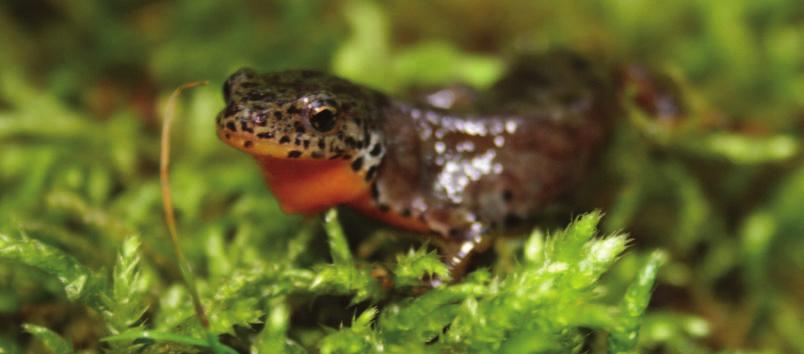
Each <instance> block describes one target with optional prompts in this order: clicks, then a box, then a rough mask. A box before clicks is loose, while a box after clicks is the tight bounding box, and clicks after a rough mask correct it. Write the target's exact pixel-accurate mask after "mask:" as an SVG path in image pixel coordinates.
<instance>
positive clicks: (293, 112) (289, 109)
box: [288, 106, 300, 114]
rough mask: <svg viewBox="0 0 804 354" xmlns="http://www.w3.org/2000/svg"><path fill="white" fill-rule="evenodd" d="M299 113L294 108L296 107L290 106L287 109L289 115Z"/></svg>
mask: <svg viewBox="0 0 804 354" xmlns="http://www.w3.org/2000/svg"><path fill="white" fill-rule="evenodd" d="M299 112H300V111H299V109H298V108H296V106H290V107H288V113H289V114H297V113H299Z"/></svg>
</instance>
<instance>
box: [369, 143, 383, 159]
mask: <svg viewBox="0 0 804 354" xmlns="http://www.w3.org/2000/svg"><path fill="white" fill-rule="evenodd" d="M369 153H370V154H371V156H375V157H376V156H380V154H381V153H382V145H380V144H379V143H377V144H374V147H372V148H371V151H370V152H369Z"/></svg>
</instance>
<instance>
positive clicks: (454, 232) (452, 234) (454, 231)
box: [448, 227, 463, 238]
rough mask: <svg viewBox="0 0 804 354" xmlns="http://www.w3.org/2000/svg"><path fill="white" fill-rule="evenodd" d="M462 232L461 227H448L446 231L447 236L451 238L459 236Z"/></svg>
mask: <svg viewBox="0 0 804 354" xmlns="http://www.w3.org/2000/svg"><path fill="white" fill-rule="evenodd" d="M462 233H463V232H461V229H458V228H454V227H453V228H451V229H449V231H448V234H449V237H451V238H458V237H461V234H462Z"/></svg>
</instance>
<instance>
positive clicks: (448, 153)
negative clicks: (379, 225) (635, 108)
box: [218, 52, 620, 263]
mask: <svg viewBox="0 0 804 354" xmlns="http://www.w3.org/2000/svg"><path fill="white" fill-rule="evenodd" d="M613 75H614V72H613V71H612V70H610V69H609V68H606V67H598V66H595V65H593V64H592V63H591V62H589V61H587V60H585V59H583V58H580V57H578V56H576V55H574V54H570V53H565V52H555V53H551V54H548V55H544V56H538V57H523V58H521V59H520V60H519V61H518V62H516V63H514V64H513V65H512V67H511V70H509V72H508V73H507V74H506V75H505V76H504V77H503V78H502V79H501V80H500V81H499V82H498V83H497V84H496V85H495V86H494V87H492V88H491V89H490V90H488V91H487V92H477V93H474V92H470V91H467V89H466V88H463V87H461V89H460V92H458V91H454V90H453V91H451V90H444V91H441V92H436V93H435V94H431V95H429V96H428V99H427V100H426V101H427V102H430V103H431V104H421V103H420V104H414V103H406V102H403V101H399V100H392V99H390V98H387V97H386V96H384V95H382V94H381V93H378V92H376V91H373V90H370V89H367V88H363V87H361V86H359V85H356V84H352V83H349V82H348V81H345V80H341V79H338V78H334V77H331V76H327V75H324V74H319V73H314V72H287V73H278V74H268V75H257V74H255V73H253V72H251V71H242V70H241V71H239V72H238V73H236V74H234V75H233V76H232V78H230V79H229V81H228V82H227V84H226V86H225V92H226V94H225V96H226V98H227V108H226V109H225V110H224V111H223V112H221V114H220V115H219V116H218V133H219V136H220V137H221V138H222V139H223V140H224V141H226V142H228V143H229V144H231V145H233V146H235V147H237V148H239V149H241V150H243V151H246V152H247V153H250V154H252V155H254V156H255V157H257V158H258V159H261V158H265V157H270V158H281V159H287V160H293V159H301V160H305V161H315V160H320V161H333V160H345V161H348V163H344V168H343V169H344V171H343V173H345V174H352V175H355V176H359V177H360V178H358V179H351V180H350V179H349V178H345V179H344V180H350V181H352V180H353V182H349V183H350V184H361V185H350V186H343V188H344V190H345V191H347V190H348V192H349V193H344V197H343V198H340V197H338V196H336V197H331V196H330V197H327V198H329V199H327V200H325V201H320V200H319V201H315V203H312V202H311V205H315V206H316V207H315V208H313V207H310V208H309V209H310V210H305V208H304V207H297V208H295V209H296V210H294V211H302V212H305V211H317V210H320V208H321V207H322V206H328V205H335V204H348V205H352V206H354V207H356V208H357V209H359V210H361V211H363V212H364V213H367V214H370V215H372V216H374V217H378V218H380V219H382V220H386V221H388V222H389V223H391V224H393V225H396V226H400V227H405V228H408V229H412V230H416V231H420V232H421V231H425V232H427V233H429V234H435V235H439V236H440V237H441V239H442V240H445V241H447V243H452V244H455V245H458V246H457V247H455V249H456V251H455V252H454V255H451V256H454V258H453V259H452V262H453V263H459V262H460V261H461V260H463V259H464V258H465V257H466V256H467V255H468V254H469V253H470V252H471V251H472V250H473V249H474V248H475V247H476V246H477V245H478V244H480V243H481V241H482V238H483V235H485V234H487V233H488V232H489V231H490V230H492V229H501V228H506V227H507V226H510V225H512V224H517V223H521V222H522V221H527V220H528V219H530V218H531V217H532V216H534V215H535V214H537V213H538V212H539V211H540V210H542V209H543V208H544V207H545V206H547V205H550V204H551V203H554V202H555V201H556V199H557V198H560V197H561V196H562V195H563V194H565V193H566V192H568V191H569V190H570V189H572V187H573V186H575V185H576V183H577V182H578V180H579V179H580V178H581V177H582V176H584V172H585V169H586V166H587V165H588V164H589V161H590V159H591V158H592V157H593V155H595V153H596V151H597V150H598V149H599V148H600V147H601V146H602V144H603V143H604V142H605V140H606V136H607V135H608V132H609V131H610V126H611V125H612V122H613V121H614V119H615V117H616V116H617V115H618V114H619V113H620V108H619V101H620V100H619V97H618V93H617V92H618V88H617V87H616V86H617V85H616V84H615V82H616V80H615V78H614V77H613ZM439 94H440V95H439ZM450 97H452V100H450ZM455 98H460V99H459V100H455ZM455 102H457V104H456V103H455ZM321 107H325V109H327V110H330V111H327V112H325V114H323V115H317V113H316V112H321V110H322V108H321ZM327 118H332V122H330V121H329V120H328V119H327ZM322 121H323V123H324V124H321V122H322ZM316 122H318V123H319V124H316ZM322 126H323V127H324V128H325V129H318V128H321V127H322ZM313 164H315V162H313ZM286 165H290V167H288V166H285V167H283V168H284V169H288V168H290V169H292V168H293V167H292V164H286ZM322 165H323V164H322ZM306 166H308V167H305V170H304V173H305V176H308V175H312V176H315V172H312V174H311V172H310V168H309V166H310V164H306ZM313 166H315V165H313ZM263 167H264V168H265V169H266V174H267V175H271V174H277V171H273V172H272V171H271V168H270V167H269V166H266V165H263ZM328 168H330V167H328ZM313 171H315V167H313ZM328 171H331V168H330V170H328ZM279 174H281V175H283V176H286V177H285V178H288V177H287V176H293V171H290V173H288V171H282V172H281V173H279ZM346 177H348V176H346ZM269 183H270V180H269ZM285 184H287V183H285ZM305 188H310V187H309V186H308V187H305ZM332 188H337V187H333V186H331V185H329V186H328V187H327V190H328V191H330V192H332ZM273 189H275V192H276V189H277V188H273ZM363 191H365V192H363ZM290 193H292V192H290ZM280 194H281V193H280ZM330 194H332V193H330ZM335 194H338V193H335ZM347 195H348V196H347ZM278 198H279V199H280V202H282V200H283V196H282V195H278ZM284 198H289V197H288V196H287V195H286V196H285V197H284Z"/></svg>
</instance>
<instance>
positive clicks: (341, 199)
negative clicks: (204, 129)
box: [257, 156, 430, 233]
mask: <svg viewBox="0 0 804 354" xmlns="http://www.w3.org/2000/svg"><path fill="white" fill-rule="evenodd" d="M257 161H259V163H260V166H261V167H262V171H263V174H264V175H265V181H266V182H267V183H268V186H269V187H270V188H271V192H272V193H273V194H274V196H275V197H276V198H277V200H278V201H279V206H280V207H281V208H282V210H283V211H284V212H286V213H301V214H313V213H317V212H321V211H324V210H326V209H328V208H331V207H333V206H336V205H340V204H347V205H349V206H350V207H352V208H354V209H356V210H357V211H359V212H360V213H362V214H364V215H366V216H369V217H371V218H374V219H378V220H380V221H383V222H385V223H387V224H389V225H391V226H394V227H397V228H401V229H405V230H409V231H414V232H421V233H425V232H428V231H430V228H429V227H427V225H426V224H425V223H423V222H422V221H421V220H419V219H417V218H412V217H408V216H402V215H400V214H398V213H395V212H394V211H383V210H379V209H378V208H377V207H376V205H375V204H374V201H372V200H371V196H370V189H369V187H370V186H369V184H368V183H366V181H365V179H364V177H363V175H361V174H358V173H355V172H354V171H353V170H352V169H351V166H350V165H351V164H350V162H349V161H348V160H307V159H292V160H291V159H283V158H274V157H264V156H261V157H257Z"/></svg>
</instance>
